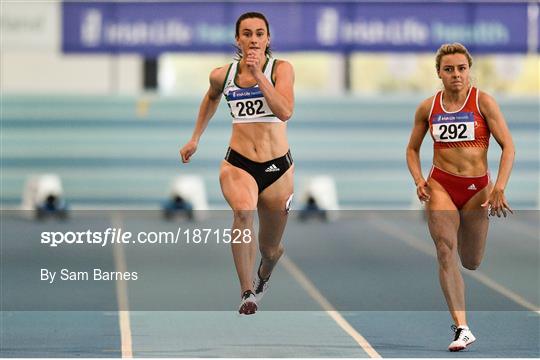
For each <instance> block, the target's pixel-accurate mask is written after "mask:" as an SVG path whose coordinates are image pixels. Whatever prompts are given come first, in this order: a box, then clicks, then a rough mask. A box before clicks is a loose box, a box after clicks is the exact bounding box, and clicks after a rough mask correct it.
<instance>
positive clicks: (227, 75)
mask: <svg viewBox="0 0 540 360" xmlns="http://www.w3.org/2000/svg"><path fill="white" fill-rule="evenodd" d="M232 66H233V63H230V64H229V68H228V69H227V74H226V75H225V80H223V86H221V92H222V93H223V90H225V84H226V83H227V79H228V78H229V72H230V71H231V67H232Z"/></svg>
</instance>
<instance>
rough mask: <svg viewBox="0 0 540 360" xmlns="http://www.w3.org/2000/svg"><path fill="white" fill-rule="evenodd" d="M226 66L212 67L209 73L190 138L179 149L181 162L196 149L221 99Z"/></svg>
mask: <svg viewBox="0 0 540 360" xmlns="http://www.w3.org/2000/svg"><path fill="white" fill-rule="evenodd" d="M226 71H227V69H226V67H221V68H217V69H214V70H213V71H212V72H211V73H210V87H209V88H208V91H207V92H206V94H205V95H204V97H203V99H202V101H201V105H200V107H199V115H198V116H197V121H196V122H195V129H194V130H193V134H192V135H191V139H190V140H189V141H188V142H187V143H186V145H184V146H183V147H182V149H180V157H181V158H182V162H184V163H187V162H189V159H190V158H191V156H192V155H193V154H194V153H195V151H197V146H198V145H199V140H200V138H201V136H202V134H203V132H204V130H205V129H206V126H207V125H208V122H209V121H210V119H211V118H212V116H214V114H215V113H216V110H217V108H218V106H219V101H220V100H221V91H222V89H221V87H222V85H223V81H224V80H225V73H226Z"/></svg>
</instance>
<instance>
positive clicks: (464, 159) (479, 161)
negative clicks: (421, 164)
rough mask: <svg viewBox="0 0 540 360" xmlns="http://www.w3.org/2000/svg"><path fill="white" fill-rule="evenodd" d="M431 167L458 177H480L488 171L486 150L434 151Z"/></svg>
mask: <svg viewBox="0 0 540 360" xmlns="http://www.w3.org/2000/svg"><path fill="white" fill-rule="evenodd" d="M433 165H435V166H436V167H438V168H439V169H442V170H444V171H447V172H450V173H452V174H455V175H460V176H482V175H485V174H486V173H487V171H488V161H487V149H484V148H480V147H464V148H449V149H435V150H434V153H433Z"/></svg>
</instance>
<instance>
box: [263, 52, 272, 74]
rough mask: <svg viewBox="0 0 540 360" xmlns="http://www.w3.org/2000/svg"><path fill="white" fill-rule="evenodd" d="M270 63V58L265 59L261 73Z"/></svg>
mask: <svg viewBox="0 0 540 360" xmlns="http://www.w3.org/2000/svg"><path fill="white" fill-rule="evenodd" d="M269 61H270V57H268V56H267V57H266V62H265V63H264V65H263V69H262V72H264V71H265V70H266V66H268V62H269Z"/></svg>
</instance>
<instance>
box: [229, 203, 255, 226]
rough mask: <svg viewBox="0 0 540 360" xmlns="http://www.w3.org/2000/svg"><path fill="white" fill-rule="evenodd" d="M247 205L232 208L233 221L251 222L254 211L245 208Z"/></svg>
mask: <svg viewBox="0 0 540 360" xmlns="http://www.w3.org/2000/svg"><path fill="white" fill-rule="evenodd" d="M245 209H248V207H247V206H246V207H240V208H238V209H233V214H234V220H235V222H240V223H242V224H251V223H253V218H254V214H255V211H254V210H245Z"/></svg>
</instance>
